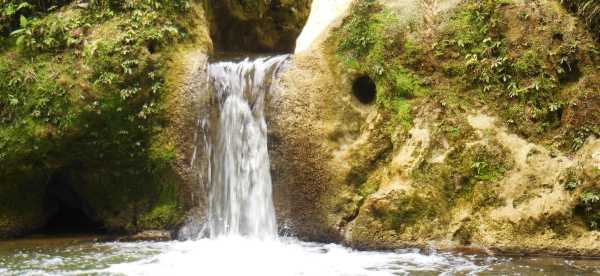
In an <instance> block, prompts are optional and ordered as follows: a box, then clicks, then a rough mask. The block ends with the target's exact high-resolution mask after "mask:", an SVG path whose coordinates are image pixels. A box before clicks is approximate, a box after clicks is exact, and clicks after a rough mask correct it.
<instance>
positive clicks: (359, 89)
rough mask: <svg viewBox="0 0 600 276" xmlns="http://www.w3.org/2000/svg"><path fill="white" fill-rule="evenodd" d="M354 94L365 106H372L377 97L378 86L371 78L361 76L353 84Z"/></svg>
mask: <svg viewBox="0 0 600 276" xmlns="http://www.w3.org/2000/svg"><path fill="white" fill-rule="evenodd" d="M352 94H354V96H355V97H356V99H358V101H360V102H361V103H363V104H372V103H373V102H374V101H375V98H376V97H377V86H376V85H375V82H373V80H372V79H371V78H370V77H369V76H361V77H358V78H357V79H356V80H354V83H353V84H352Z"/></svg>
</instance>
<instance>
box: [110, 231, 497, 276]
mask: <svg viewBox="0 0 600 276" xmlns="http://www.w3.org/2000/svg"><path fill="white" fill-rule="evenodd" d="M166 246H167V247H168V249H167V252H166V253H163V254H160V255H158V256H156V257H153V258H148V259H144V260H141V261H138V262H134V263H129V264H119V265H114V266H112V267H110V268H108V269H106V270H105V271H104V272H108V273H114V274H127V275H167V274H170V273H171V274H172V275H261V276H282V275H290V276H293V275H316V276H320V275H323V276H325V275H332V276H333V275H404V274H408V273H417V272H419V273H426V274H427V273H429V274H438V273H440V272H444V273H458V272H464V273H468V272H478V271H483V270H485V269H486V266H480V265H475V264H474V263H473V261H471V260H469V259H467V258H464V257H453V256H450V255H448V256H444V255H437V254H433V255H423V254H420V253H417V252H402V253H394V252H360V251H354V250H351V249H348V248H345V247H342V246H340V245H335V244H317V243H304V242H300V241H298V240H295V239H282V240H272V241H264V240H258V239H249V238H246V237H231V236H230V237H222V238H217V239H203V240H198V241H188V242H179V243H172V244H169V245H166Z"/></svg>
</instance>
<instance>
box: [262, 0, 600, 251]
mask: <svg viewBox="0 0 600 276" xmlns="http://www.w3.org/2000/svg"><path fill="white" fill-rule="evenodd" d="M325 2H327V1H318V0H315V1H314V2H313V10H312V14H311V16H310V17H309V20H308V23H307V27H306V29H305V30H304V33H303V34H302V35H301V36H300V38H299V40H298V43H297V45H298V46H297V48H296V55H295V56H294V59H293V62H292V64H291V65H290V67H289V68H288V70H287V71H286V72H285V73H284V74H283V76H282V78H281V79H280V81H279V83H278V84H277V86H276V87H277V88H276V91H274V92H273V94H272V95H270V99H269V103H270V104H269V110H268V116H267V118H268V121H269V122H268V123H269V135H270V136H269V139H270V140H269V143H270V145H269V146H270V157H271V163H272V174H273V185H274V200H275V205H276V208H277V213H278V217H279V222H280V223H281V224H282V225H283V226H284V230H285V231H288V232H290V233H292V234H296V235H298V236H299V237H301V238H304V239H308V240H319V241H338V242H344V243H346V244H349V245H352V246H354V247H359V248H397V247H402V246H418V247H428V246H430V245H432V244H433V245H435V246H437V247H439V248H456V247H463V246H472V247H487V248H494V249H497V250H499V251H520V252H545V253H553V254H575V255H582V254H584V255H585V254H588V255H589V254H592V255H593V254H597V253H598V252H600V247H599V246H596V245H595V244H594V243H592V242H591V241H592V240H595V239H598V238H599V234H598V232H596V231H590V229H589V227H587V226H586V225H585V223H584V222H583V221H582V216H581V214H579V213H578V212H579V211H577V210H580V209H578V208H579V207H577V206H580V204H581V203H580V195H581V193H582V191H589V190H590V189H591V190H593V189H595V188H594V187H596V188H597V184H598V182H597V181H598V171H599V170H598V169H597V168H596V167H597V166H596V165H597V164H596V163H597V162H596V159H598V158H596V157H598V156H599V154H600V153H598V149H597V138H594V136H593V135H592V136H591V138H589V139H588V140H587V141H585V143H584V144H583V146H582V147H581V148H580V149H579V150H577V151H574V152H568V151H561V150H551V149H548V146H547V144H544V143H543V142H541V141H539V140H538V141H536V140H533V139H529V138H527V137H522V136H520V134H518V133H515V131H514V128H512V127H511V126H510V125H509V124H507V123H506V122H505V121H503V120H502V119H501V118H500V115H499V114H498V113H495V111H493V110H492V108H490V107H487V106H485V105H482V104H478V105H476V106H474V107H473V108H472V109H470V110H468V111H466V112H463V113H460V114H454V115H452V114H451V113H449V111H448V107H447V106H446V105H447V104H448V103H447V102H443V101H442V102H443V103H442V104H440V102H439V99H436V97H437V96H430V97H425V98H424V99H422V100H421V101H419V105H417V106H413V107H412V108H411V111H410V114H411V115H412V120H411V121H412V123H411V125H410V127H409V128H407V129H406V130H400V128H399V127H395V126H393V127H392V129H395V130H392V131H390V130H389V128H390V124H389V121H390V120H391V118H390V114H389V112H388V111H385V110H383V109H382V108H380V107H379V106H378V105H377V104H375V103H371V104H369V103H367V104H365V103H362V102H361V101H360V100H359V99H358V98H357V97H355V96H354V95H353V82H354V81H355V80H357V79H358V78H359V77H361V72H356V71H352V70H345V69H343V68H344V64H343V61H342V60H340V59H339V58H338V56H337V53H336V45H335V44H333V45H332V43H333V42H334V41H335V39H336V37H335V36H336V35H339V33H337V32H336V29H337V28H338V27H340V26H342V25H343V24H345V23H344V21H343V18H344V17H345V16H347V15H348V14H349V13H351V12H350V8H349V5H351V3H350V2H349V1H329V2H327V3H325ZM379 2H380V3H383V5H384V7H385V9H387V11H390V12H392V13H393V14H395V15H397V16H398V17H399V18H400V19H399V21H400V24H403V23H406V24H408V25H410V26H412V27H407V31H406V32H407V33H408V36H410V35H412V34H411V32H414V33H417V32H424V33H426V35H425V36H426V37H427V38H428V39H432V40H435V35H436V32H439V28H442V27H439V26H444V25H445V24H448V23H447V20H450V19H449V18H451V16H452V15H453V14H455V13H454V11H455V10H459V11H460V9H461V7H463V6H461V5H464V3H462V2H461V1H409V0H386V1H379ZM528 5H534V4H531V3H529V2H527V3H526V2H520V1H519V2H518V3H514V4H508V5H506V6H503V9H504V11H503V12H504V16H507V17H508V18H511V19H512V14H513V13H518V12H519V11H521V10H522V9H527V8H528V7H527V6H528ZM534 6H535V11H536V16H541V17H544V16H548V17H552V18H561V20H563V21H561V22H567V23H565V24H566V25H568V26H565V28H566V29H569V28H573V29H576V30H577V32H581V29H582V28H581V27H577V24H576V23H575V22H576V21H575V19H574V17H573V16H571V15H569V14H568V13H567V12H565V11H564V10H562V11H561V9H560V7H559V6H557V5H555V4H554V3H550V2H547V1H536V3H535V5H534ZM323 7H328V9H330V10H331V9H335V10H336V11H338V12H339V11H343V12H339V13H333V12H332V13H330V14H328V15H329V16H328V17H325V16H324V17H321V16H319V14H320V12H324V10H319V9H320V8H323ZM411 22H412V23H411ZM415 22H418V23H419V24H421V23H423V25H422V26H427V28H425V29H419V28H417V29H416V30H415V29H412V28H413V27H414V24H415ZM523 24H532V23H531V22H529V21H526V22H525V23H519V24H516V23H515V22H512V23H509V24H508V26H507V27H506V29H504V31H505V32H507V35H508V36H509V39H515V37H516V36H517V35H518V34H517V33H519V31H518V30H520V29H521V28H527V26H525V27H523ZM417 25H418V24H417ZM436 28H437V29H436ZM584 32H585V31H584ZM582 37H583V39H584V41H589V37H590V36H589V35H587V36H586V35H585V34H584V35H582ZM523 40H526V38H525V37H520V38H519V39H518V41H521V42H522V41H523ZM511 41H512V40H511ZM430 43H431V45H418V46H417V47H423V48H427V47H433V46H432V45H435V44H434V42H432V41H430ZM515 43H516V42H515ZM586 43H587V42H586ZM400 47H402V46H400ZM388 62H391V61H388ZM586 62H589V61H586ZM426 66H428V65H427V64H424V65H423V67H426ZM581 66H583V65H581ZM423 67H421V68H423ZM589 68H591V67H589ZM439 70H440V71H441V70H442V69H439ZM586 74H588V75H585V76H583V77H582V78H581V80H582V81H581V83H583V82H584V81H586V79H593V78H595V77H597V76H598V75H597V72H594V70H591V71H588V73H586ZM431 75H432V76H430V77H429V78H427V83H428V84H427V85H430V86H433V87H434V88H435V87H436V86H435V85H438V84H439V83H443V85H450V84H448V83H447V82H444V80H443V78H444V77H445V76H443V73H442V72H432V73H431ZM439 75H442V76H441V77H440V76H439ZM435 78H441V79H439V80H438V79H435ZM432 79H433V80H432ZM377 84H378V85H379V84H380V83H377ZM450 89H454V88H452V87H451V88H450ZM456 89H461V88H458V87H456ZM378 93H379V91H378ZM459 93H460V91H459ZM465 93H466V92H465ZM379 96H380V95H379V94H378V97H379ZM588 105H594V106H597V105H595V104H588ZM578 106H579V105H578ZM584 106H587V105H584ZM582 109H583V108H582ZM586 110H587V109H586ZM589 110H592V109H591V108H590V109H589ZM570 112H572V111H571V110H569V111H567V112H565V114H567V115H565V116H567V117H569V118H575V117H573V116H571V115H569V114H570ZM578 114H579V115H581V114H582V113H578ZM449 122H451V124H452V125H453V126H455V127H454V128H453V129H455V130H456V129H458V130H459V134H456V135H457V136H453V135H451V134H449V133H448V132H447V131H448V130H447V124H448V123H449ZM458 130H457V131H458ZM567 182H568V183H579V184H577V185H579V186H577V188H576V189H575V190H573V191H569V190H568V189H567V188H565V185H567V184H565V183H567ZM573 185H575V184H573Z"/></svg>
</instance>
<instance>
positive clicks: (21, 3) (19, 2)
mask: <svg viewBox="0 0 600 276" xmlns="http://www.w3.org/2000/svg"><path fill="white" fill-rule="evenodd" d="M69 2H70V1H69V0H29V1H27V0H3V1H1V2H0V36H3V35H7V34H9V33H10V32H12V31H13V30H14V29H16V28H17V27H19V26H22V25H23V24H22V23H23V19H24V18H25V19H26V20H27V19H28V18H29V19H30V18H37V17H39V16H43V15H44V14H45V13H47V12H50V11H53V10H56V9H57V8H58V7H60V6H62V5H65V4H67V3H69Z"/></svg>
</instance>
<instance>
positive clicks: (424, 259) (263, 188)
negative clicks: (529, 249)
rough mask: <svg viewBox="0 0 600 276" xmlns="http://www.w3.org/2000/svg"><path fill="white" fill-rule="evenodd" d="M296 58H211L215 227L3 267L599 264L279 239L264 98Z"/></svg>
mask: <svg viewBox="0 0 600 276" xmlns="http://www.w3.org/2000/svg"><path fill="white" fill-rule="evenodd" d="M288 59H289V57H288V56H275V57H265V58H257V59H254V60H251V59H245V60H240V61H237V62H234V61H230V62H217V63H213V64H211V65H210V66H209V70H208V71H209V75H210V81H211V83H212V84H213V88H214V92H215V93H214V99H215V102H216V104H215V109H216V110H213V111H212V112H209V113H210V114H205V115H206V116H205V117H203V118H200V120H199V124H198V125H199V129H198V134H199V135H198V136H197V137H196V138H199V139H198V141H197V142H198V147H197V150H198V151H200V150H202V149H204V150H205V152H204V153H205V154H199V155H198V156H199V157H200V156H208V158H207V160H205V159H202V160H200V159H198V158H197V159H195V160H193V161H192V164H196V163H197V162H199V163H198V164H199V165H198V166H197V167H196V168H197V170H198V174H199V176H206V178H204V179H202V180H201V183H204V184H206V185H207V186H208V187H204V188H205V189H206V190H208V194H209V199H208V206H207V209H208V210H207V212H208V218H207V221H206V223H205V230H206V232H205V233H204V234H201V235H200V237H197V238H196V239H190V240H187V241H181V242H179V241H171V242H161V243H93V242H90V243H73V241H72V240H69V242H68V243H66V244H67V245H64V247H61V248H60V249H56V248H55V247H54V246H50V247H48V248H46V247H45V245H43V246H39V245H37V244H36V243H33V245H30V244H29V241H26V243H27V246H26V247H25V249H19V250H18V251H17V252H14V251H11V250H10V249H9V250H8V251H6V249H3V248H2V246H0V274H2V275H65V274H66V275H80V274H85V275H88V274H90V275H96V274H97V275H167V274H176V275H199V274H200V275H210V276H212V275H265V276H282V275H286V276H287V275H292V276H296V275H298V276H300V275H319V276H320V275H332V276H337V275H344V276H355V275H356V276H358V275H360V276H364V275H366V276H379V275H386V276H387V275H409V274H418V275H454V274H459V275H475V274H479V273H488V272H489V273H492V274H531V273H534V274H539V273H540V269H539V268H543V269H542V270H541V271H544V273H545V272H548V274H556V275H566V274H591V273H588V272H594V273H598V270H595V268H591V270H590V269H587V270H584V271H582V270H581V269H580V268H579V267H580V265H579V264H577V263H576V262H575V261H569V262H563V261H561V260H560V259H557V260H547V261H546V262H547V263H539V261H537V260H536V261H535V262H529V261H528V260H527V259H523V260H513V259H506V258H497V257H488V256H463V255H453V254H449V253H432V254H421V253H419V251H417V250H400V251H395V252H366V251H362V252H361V251H355V250H352V249H349V248H345V247H343V246H341V245H335V244H319V243H308V242H302V241H299V240H297V239H294V238H290V237H280V238H277V239H276V238H275V237H276V233H277V232H276V228H277V227H276V222H275V213H274V208H273V202H272V199H271V176H270V174H269V172H270V170H269V156H268V152H267V125H266V123H265V117H264V116H265V115H264V110H263V108H264V104H265V96H266V95H267V94H268V93H269V90H270V89H271V85H272V83H273V82H274V80H275V78H276V77H277V75H278V73H279V72H280V71H281V70H282V69H283V68H285V66H286V64H287V60H288ZM200 138H202V139H200ZM200 161H202V162H200ZM206 161H207V162H206ZM200 164H201V165H200ZM207 237H208V238H207ZM10 247H11V246H10V245H9V246H8V248H10ZM7 252H8V253H7ZM553 272H555V273H553Z"/></svg>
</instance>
